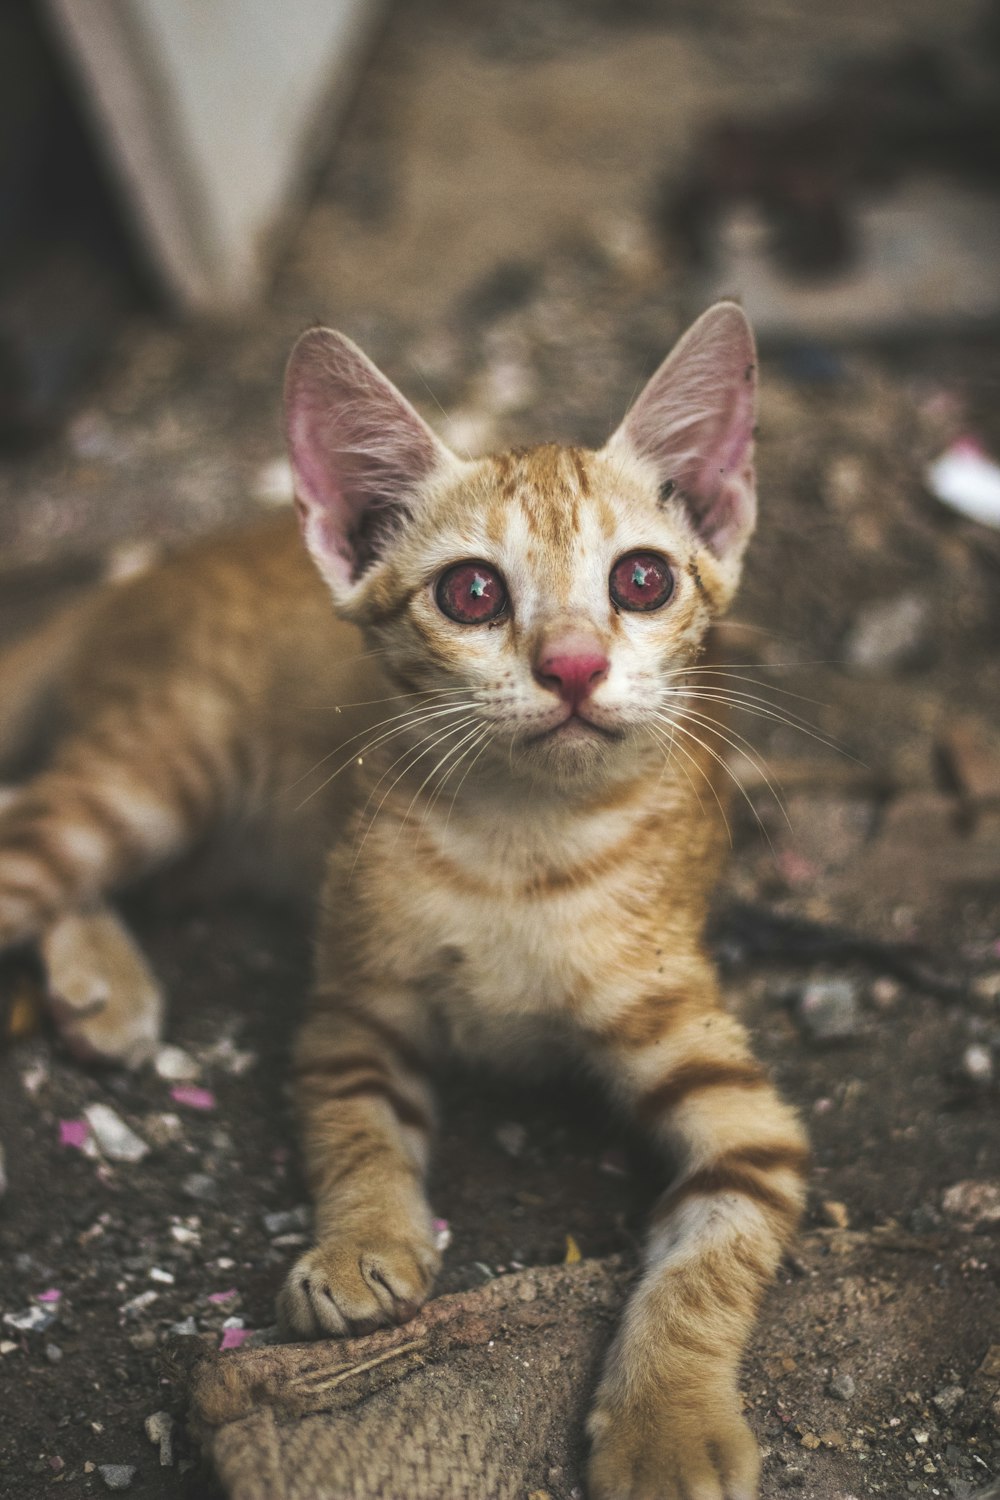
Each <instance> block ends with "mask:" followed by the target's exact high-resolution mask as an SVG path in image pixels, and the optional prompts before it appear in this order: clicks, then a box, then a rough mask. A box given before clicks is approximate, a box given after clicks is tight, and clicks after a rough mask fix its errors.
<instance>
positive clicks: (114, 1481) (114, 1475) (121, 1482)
mask: <svg viewBox="0 0 1000 1500" xmlns="http://www.w3.org/2000/svg"><path fill="white" fill-rule="evenodd" d="M97 1472H98V1474H100V1476H101V1478H102V1479H103V1480H104V1483H105V1485H106V1486H107V1488H108V1489H109V1490H128V1489H131V1488H132V1481H133V1479H134V1478H135V1464H99V1465H98V1469H97Z"/></svg>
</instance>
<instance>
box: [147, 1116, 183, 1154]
mask: <svg viewBox="0 0 1000 1500" xmlns="http://www.w3.org/2000/svg"><path fill="white" fill-rule="evenodd" d="M142 1126H143V1129H144V1130H145V1132H146V1135H147V1136H148V1137H149V1140H150V1141H151V1142H152V1144H153V1145H154V1146H172V1145H173V1143H174V1141H179V1140H180V1139H181V1137H182V1136H183V1134H184V1126H183V1124H182V1122H181V1117H180V1115H175V1114H174V1113H173V1111H172V1110H166V1111H158V1112H157V1113H155V1114H149V1115H144V1116H143V1120H142Z"/></svg>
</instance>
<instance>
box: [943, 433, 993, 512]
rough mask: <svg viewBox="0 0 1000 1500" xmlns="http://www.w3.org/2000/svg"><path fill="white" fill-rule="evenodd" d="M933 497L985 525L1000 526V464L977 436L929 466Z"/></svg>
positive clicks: (964, 440) (957, 443) (954, 446)
mask: <svg viewBox="0 0 1000 1500" xmlns="http://www.w3.org/2000/svg"><path fill="white" fill-rule="evenodd" d="M926 479H927V484H928V487H929V489H930V491H931V493H932V494H934V495H936V496H937V498H938V499H939V500H943V501H944V503H945V505H950V506H951V508H952V510H957V511H958V512H959V514H960V515H963V516H968V518H969V519H970V520H971V521H979V522H981V523H982V524H983V525H984V526H1000V465H998V464H996V463H994V461H993V459H991V458H990V456H989V455H988V454H987V453H986V451H985V449H984V448H983V447H982V445H981V444H980V443H979V442H978V441H977V440H976V439H975V438H974V437H961V438H958V439H957V440H956V441H955V442H954V443H952V444H951V446H950V447H948V448H946V449H945V451H944V452H943V453H942V454H941V456H940V458H936V459H935V460H934V462H933V463H931V464H928V466H927V469H926Z"/></svg>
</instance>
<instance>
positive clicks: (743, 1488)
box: [587, 1393, 760, 1500]
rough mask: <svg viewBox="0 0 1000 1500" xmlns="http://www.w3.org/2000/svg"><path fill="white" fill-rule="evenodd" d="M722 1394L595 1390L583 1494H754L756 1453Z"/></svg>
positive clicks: (671, 1498) (640, 1498)
mask: <svg viewBox="0 0 1000 1500" xmlns="http://www.w3.org/2000/svg"><path fill="white" fill-rule="evenodd" d="M730 1400H731V1398H727V1401H726V1402H725V1403H717V1402H715V1401H713V1400H711V1399H709V1400H707V1401H705V1400H701V1399H698V1398H697V1397H693V1396H691V1395H688V1396H687V1397H686V1398H685V1399H683V1400H681V1399H675V1400H673V1401H671V1399H670V1398H669V1396H668V1395H667V1394H666V1393H664V1395H662V1396H660V1397H659V1398H658V1399H656V1400H652V1399H650V1400H646V1401H643V1400H641V1399H638V1400H637V1399H634V1398H633V1400H631V1401H627V1400H618V1401H616V1400H613V1399H612V1400H607V1399H602V1398H601V1397H598V1402H597V1405H596V1407H595V1409H594V1411H593V1413H592V1415H591V1418H590V1422H589V1424H588V1430H589V1432H590V1436H591V1439H592V1444H593V1446H592V1450H591V1457H590V1464H589V1467H588V1471H587V1494H588V1500H695V1497H697V1500H754V1496H755V1495H756V1494H757V1486H758V1480H759V1478H760V1453H759V1451H758V1448H757V1443H756V1440H755V1439H754V1435H753V1433H752V1432H751V1431H750V1428H749V1427H748V1426H747V1424H746V1422H744V1420H743V1418H742V1417H741V1416H740V1414H739V1412H738V1411H737V1410H736V1408H735V1406H731V1405H730V1404H729V1402H730Z"/></svg>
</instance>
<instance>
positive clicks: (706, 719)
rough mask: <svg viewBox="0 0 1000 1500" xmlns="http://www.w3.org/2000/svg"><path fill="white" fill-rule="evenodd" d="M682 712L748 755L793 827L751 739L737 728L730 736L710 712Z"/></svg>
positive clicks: (695, 710) (786, 819) (693, 710)
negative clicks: (732, 736) (731, 736)
mask: <svg viewBox="0 0 1000 1500" xmlns="http://www.w3.org/2000/svg"><path fill="white" fill-rule="evenodd" d="M681 712H682V714H683V716H684V717H685V718H689V719H693V720H694V722H695V723H696V724H700V725H701V726H702V727H703V728H704V729H707V730H708V731H709V732H710V733H711V734H717V735H718V736H719V738H720V739H721V740H723V741H724V742H725V743H726V744H727V745H728V746H729V747H730V749H731V750H736V751H738V752H740V753H741V754H743V755H745V756H746V757H747V759H748V760H749V762H750V764H751V765H752V766H753V768H754V770H755V771H756V772H757V775H758V776H759V777H760V779H761V780H762V781H763V783H764V785H765V786H766V787H767V789H768V791H769V792H770V793H771V796H772V797H773V798H774V801H775V804H776V806H777V807H778V808H779V810H780V812H781V816H782V817H783V818H784V820H785V822H786V823H787V824H788V826H789V828H791V826H792V824H791V819H790V818H789V816H788V811H787V809H786V807H785V804H784V801H783V800H782V798H781V797H780V796H779V795H778V793H777V791H776V790H775V787H774V783H773V782H772V781H771V778H770V777H769V776H768V774H767V771H766V770H765V769H764V766H763V765H761V763H760V761H759V760H758V759H757V756H756V754H755V752H754V747H753V746H752V745H751V743H750V741H749V740H748V739H747V738H746V737H745V736H744V735H742V734H740V733H739V731H738V730H735V729H733V730H732V734H733V735H734V736H735V738H733V739H731V738H730V736H729V734H728V733H727V732H726V727H725V726H723V725H721V724H720V723H719V721H718V719H713V718H712V717H711V715H710V714H703V713H699V711H698V710H697V709H693V708H687V707H685V708H684V709H682V710H681ZM727 765H728V762H727ZM729 770H730V772H732V767H731V766H730V767H729ZM779 785H780V782H779Z"/></svg>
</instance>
